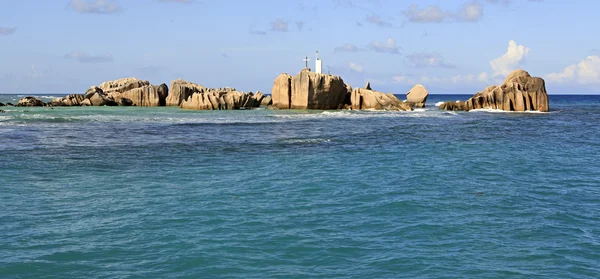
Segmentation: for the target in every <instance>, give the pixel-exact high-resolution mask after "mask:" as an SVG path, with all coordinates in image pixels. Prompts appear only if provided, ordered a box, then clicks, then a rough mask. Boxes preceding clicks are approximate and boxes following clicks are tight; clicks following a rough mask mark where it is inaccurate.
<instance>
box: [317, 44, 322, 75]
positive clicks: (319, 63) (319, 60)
mask: <svg viewBox="0 0 600 279" xmlns="http://www.w3.org/2000/svg"><path fill="white" fill-rule="evenodd" d="M315 72H316V73H317V74H321V73H322V72H323V64H322V63H321V59H319V50H317V59H315Z"/></svg>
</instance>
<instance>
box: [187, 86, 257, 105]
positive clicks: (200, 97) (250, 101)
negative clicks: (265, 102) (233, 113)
mask: <svg viewBox="0 0 600 279" xmlns="http://www.w3.org/2000/svg"><path fill="white" fill-rule="evenodd" d="M262 97H264V95H262V93H257V94H252V92H249V93H244V92H238V91H235V89H233V88H218V89H203V90H201V91H200V92H198V93H194V94H192V95H191V96H189V97H188V98H187V99H185V100H183V101H182V102H181V105H180V107H181V108H183V109H196V110H234V109H250V108H256V107H259V106H260V100H262ZM259 99H260V100H259Z"/></svg>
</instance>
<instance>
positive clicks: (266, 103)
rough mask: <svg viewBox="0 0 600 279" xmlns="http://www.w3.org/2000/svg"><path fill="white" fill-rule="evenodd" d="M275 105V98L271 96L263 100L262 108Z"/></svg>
mask: <svg viewBox="0 0 600 279" xmlns="http://www.w3.org/2000/svg"><path fill="white" fill-rule="evenodd" d="M272 104H273V98H272V97H271V96H270V95H269V96H266V97H265V98H264V99H262V101H261V102H260V105H261V106H264V107H267V106H270V105H272Z"/></svg>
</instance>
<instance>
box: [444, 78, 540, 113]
mask: <svg viewBox="0 0 600 279" xmlns="http://www.w3.org/2000/svg"><path fill="white" fill-rule="evenodd" d="M438 108H439V109H443V110H464V111H469V110H473V109H498V110H505V111H541V112H547V111H548V110H549V104H548V93H547V92H546V85H545V82H544V80H543V79H542V78H539V77H532V76H530V75H529V73H528V72H526V71H524V70H516V71H513V72H512V73H510V74H509V75H508V76H507V78H506V80H505V81H504V84H502V85H500V86H489V87H487V88H486V89H484V90H483V91H482V92H478V93H477V94H475V95H473V97H471V98H469V99H468V100H466V101H464V102H446V103H443V104H442V105H440V106H439V107H438Z"/></svg>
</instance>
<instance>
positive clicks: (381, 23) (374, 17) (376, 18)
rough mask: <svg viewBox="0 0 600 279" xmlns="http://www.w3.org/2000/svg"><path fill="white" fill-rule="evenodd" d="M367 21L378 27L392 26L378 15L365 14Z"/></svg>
mask: <svg viewBox="0 0 600 279" xmlns="http://www.w3.org/2000/svg"><path fill="white" fill-rule="evenodd" d="M367 21H368V22H370V23H373V24H375V25H377V26H379V27H392V24H391V23H389V22H387V21H385V20H383V19H381V17H379V16H378V15H370V16H367Z"/></svg>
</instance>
